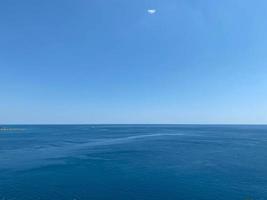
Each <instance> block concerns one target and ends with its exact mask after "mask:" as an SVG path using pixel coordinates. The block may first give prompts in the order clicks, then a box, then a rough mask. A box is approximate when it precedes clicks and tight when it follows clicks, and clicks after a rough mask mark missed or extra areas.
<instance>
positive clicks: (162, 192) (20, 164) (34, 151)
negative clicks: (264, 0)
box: [0, 125, 267, 200]
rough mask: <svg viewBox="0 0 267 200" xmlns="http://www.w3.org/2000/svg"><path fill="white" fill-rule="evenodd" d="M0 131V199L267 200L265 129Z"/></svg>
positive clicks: (104, 127) (22, 128)
mask: <svg viewBox="0 0 267 200" xmlns="http://www.w3.org/2000/svg"><path fill="white" fill-rule="evenodd" d="M4 127H7V128H8V129H6V130H0V200H9V199H10V200H249V199H254V200H265V199H266V200H267V126H245V125H242V126H238V125H225V126H223V125H40V126H39V125H38V126H37V125H34V126H30V125H27V126H4Z"/></svg>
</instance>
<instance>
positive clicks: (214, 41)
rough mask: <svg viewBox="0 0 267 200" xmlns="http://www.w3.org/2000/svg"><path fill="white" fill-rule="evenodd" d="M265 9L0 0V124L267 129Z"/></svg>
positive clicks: (228, 3)
mask: <svg viewBox="0 0 267 200" xmlns="http://www.w3.org/2000/svg"><path fill="white" fill-rule="evenodd" d="M149 9H150V10H151V9H152V10H153V9H155V10H156V12H154V13H151V12H150V13H149V12H148V10H149ZM266 10H267V1H265V0H256V1H252V0H224V1H214V0H164V1H163V0H134V1H132V0H131V1H130V0H46V1H40V0H24V1H21V0H3V1H1V2H0V71H1V74H0V91H1V95H0V123H4V124H5V123H267V114H266V113H267V57H266V52H267V12H266Z"/></svg>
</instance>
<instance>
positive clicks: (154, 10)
mask: <svg viewBox="0 0 267 200" xmlns="http://www.w3.org/2000/svg"><path fill="white" fill-rule="evenodd" d="M156 12H157V10H156V9H148V10H147V13H148V14H150V15H153V14H155V13H156Z"/></svg>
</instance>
